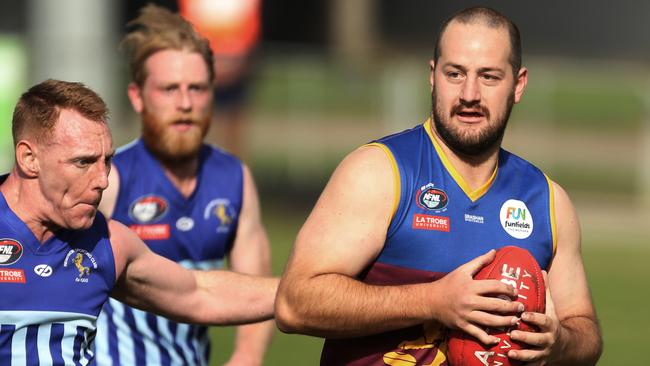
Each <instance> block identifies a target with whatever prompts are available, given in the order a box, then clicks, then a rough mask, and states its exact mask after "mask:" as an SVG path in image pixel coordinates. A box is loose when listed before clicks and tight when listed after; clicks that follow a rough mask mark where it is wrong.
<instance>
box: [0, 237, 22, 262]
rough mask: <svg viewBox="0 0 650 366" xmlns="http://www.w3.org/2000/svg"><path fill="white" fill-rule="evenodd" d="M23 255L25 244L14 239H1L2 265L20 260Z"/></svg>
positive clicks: (0, 253)
mask: <svg viewBox="0 0 650 366" xmlns="http://www.w3.org/2000/svg"><path fill="white" fill-rule="evenodd" d="M22 256H23V245H22V244H20V243H19V242H18V241H17V240H14V239H0V266H8V265H10V264H14V263H16V262H18V260H19V259H20V257H22Z"/></svg>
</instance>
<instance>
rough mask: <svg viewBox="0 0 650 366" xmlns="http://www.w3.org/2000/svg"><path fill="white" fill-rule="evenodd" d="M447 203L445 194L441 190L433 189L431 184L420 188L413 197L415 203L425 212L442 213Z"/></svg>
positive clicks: (447, 199)
mask: <svg viewBox="0 0 650 366" xmlns="http://www.w3.org/2000/svg"><path fill="white" fill-rule="evenodd" d="M448 202H449V198H448V197H447V193H446V192H445V191H443V190H442V189H439V188H435V186H434V185H433V183H429V184H427V185H424V186H422V187H420V189H419V190H418V191H417V194H416V195H415V203H417V205H418V207H420V208H423V209H425V210H433V211H443V210H444V209H445V208H446V207H447V203H448Z"/></svg>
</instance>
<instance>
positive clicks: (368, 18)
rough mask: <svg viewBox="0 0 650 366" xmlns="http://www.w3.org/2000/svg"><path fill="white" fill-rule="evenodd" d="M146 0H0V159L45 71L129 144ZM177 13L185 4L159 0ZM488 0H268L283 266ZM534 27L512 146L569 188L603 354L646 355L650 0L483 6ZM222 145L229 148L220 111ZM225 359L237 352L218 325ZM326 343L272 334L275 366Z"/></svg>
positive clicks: (270, 203)
mask: <svg viewBox="0 0 650 366" xmlns="http://www.w3.org/2000/svg"><path fill="white" fill-rule="evenodd" d="M145 2H147V1H146V0H121V1H112V0H57V1H54V0H27V1H12V0H0V80H1V81H2V82H1V83H0V169H1V170H2V171H6V170H7V169H9V168H10V166H11V162H12V161H13V157H12V153H11V133H10V120H11V111H12V108H13V105H14V104H15V101H16V99H17V97H18V95H19V94H20V93H21V92H22V91H24V90H25V89H26V88H27V87H28V86H29V85H31V84H33V83H36V82H38V81H41V80H43V79H45V78H48V77H54V78H61V79H67V80H75V81H82V82H84V83H86V84H88V85H89V86H91V87H92V88H94V89H95V90H97V91H98V92H99V93H100V94H101V95H102V96H103V97H104V98H105V99H106V100H107V102H108V104H109V107H110V108H111V111H112V113H111V114H112V118H111V126H112V129H113V133H114V139H115V144H116V145H118V146H119V145H122V144H124V143H126V142H128V141H130V140H131V139H133V138H134V137H136V136H137V134H138V131H139V123H138V120H137V118H136V116H135V115H134V114H133V112H132V111H131V109H130V106H129V105H128V100H127V98H126V92H125V91H126V84H127V82H128V74H127V69H126V66H125V64H124V61H123V57H122V55H120V54H119V53H118V52H117V44H118V42H119V39H120V37H121V35H122V32H123V30H124V23H125V21H126V20H127V19H131V18H132V17H133V15H134V12H135V11H137V9H138V8H139V7H140V6H142V4H144V3H145ZM152 2H156V3H159V4H162V5H166V6H169V7H170V8H172V9H173V8H174V6H175V3H176V2H175V1H174V0H158V1H152ZM475 4H476V2H470V1H456V2H433V1H429V0H411V1H409V2H395V1H391V0H355V1H349V0H348V1H346V0H314V1H309V2H305V1H299V0H263V8H264V9H263V30H262V31H263V33H262V40H261V43H260V47H259V49H258V53H257V54H256V57H255V61H256V62H255V65H254V69H253V78H252V80H253V83H252V84H251V95H250V100H249V103H248V105H247V110H246V124H245V125H244V129H245V137H246V138H245V141H244V148H243V150H242V157H243V158H244V159H245V160H246V162H247V163H248V164H249V165H250V166H251V167H252V170H253V172H254V174H255V177H256V181H257V184H258V188H259V191H260V196H261V201H262V205H263V216H264V220H265V224H266V227H267V229H268V231H269V234H270V237H271V242H272V247H273V271H274V273H275V274H276V275H280V274H281V273H282V270H283V268H284V265H285V263H286V260H287V257H288V255H289V252H290V248H291V245H292V244H293V240H294V238H295V236H296V234H297V232H298V230H299V229H300V226H301V224H302V222H304V220H305V218H306V216H307V215H308V213H309V210H310V209H311V207H312V206H313V204H314V203H315V200H316V199H317V197H318V194H319V193H320V191H321V190H322V188H323V187H324V185H325V184H326V182H327V179H328V177H329V176H330V174H331V172H332V171H333V169H334V168H335V167H336V165H337V163H338V162H339V161H340V160H341V159H342V158H343V157H344V156H345V155H346V154H347V153H349V152H350V151H352V150H353V149H355V148H356V147H358V146H359V145H361V144H364V143H365V142H368V141H370V140H372V139H374V138H377V137H381V136H383V135H386V134H389V133H393V132H397V131H400V130H403V129H406V128H410V127H412V126H414V125H415V124H418V123H421V122H422V121H424V120H425V119H426V118H427V116H428V114H429V111H430V94H429V93H430V91H429V84H428V73H429V68H428V60H429V58H430V57H431V54H432V46H433V40H434V39H435V36H436V34H437V29H438V25H439V24H440V21H441V20H442V19H443V18H445V17H446V16H448V15H449V14H451V12H453V11H455V10H457V9H460V8H462V7H465V6H468V5H475ZM480 4H482V5H488V6H492V7H494V8H496V9H498V10H500V11H502V12H504V13H505V14H506V15H508V16H510V17H511V18H512V19H514V21H515V22H516V23H517V24H518V25H519V27H520V29H521V31H522V34H523V45H524V64H525V65H526V66H528V68H529V72H530V74H529V84H528V89H527V91H526V94H525V95H524V98H523V100H522V102H521V103H520V104H518V105H516V106H515V109H514V110H513V114H512V116H511V120H510V125H509V127H508V128H509V129H508V132H507V133H506V139H505V141H504V145H505V147H506V148H508V149H509V150H511V151H513V152H515V153H516V154H518V155H520V156H522V157H524V158H526V159H528V160H530V161H531V162H533V163H534V164H536V165H538V166H539V167H540V168H542V169H543V170H544V171H545V172H546V173H547V174H548V175H549V176H550V177H551V178H552V179H553V180H555V181H557V182H558V183H559V184H560V185H562V186H563V187H564V188H565V189H566V190H567V191H568V192H569V194H570V195H571V197H572V199H573V201H574V204H575V206H576V208H577V210H578V214H579V216H580V220H581V224H582V227H583V253H584V258H585V263H586V270H587V274H588V277H589V280H590V284H591V290H592V294H593V298H594V302H595V305H596V309H597V312H598V315H599V318H600V320H601V325H602V328H603V335H604V340H605V351H604V354H603V356H602V358H601V361H600V363H599V364H600V365H649V364H650V356H649V355H648V353H647V352H646V348H645V347H646V340H645V330H646V329H650V316H648V315H647V313H646V312H645V305H646V301H649V300H650V295H648V291H647V288H648V282H649V280H650V266H648V264H647V262H648V260H649V259H650V246H649V245H648V244H649V243H650V228H649V225H648V222H650V67H649V66H650V64H649V63H648V60H649V59H650V23H648V22H647V20H646V18H647V14H650V2H645V1H641V0H639V1H633V0H630V1H619V2H616V3H610V2H607V1H604V0H591V1H586V0H580V1H573V2H565V1H559V0H552V1H545V2H540V3H531V2H502V1H501V2H500V1H483V2H480ZM214 128H215V129H214V132H215V133H214V134H213V135H212V137H211V142H216V143H221V142H222V141H221V140H220V139H221V138H222V135H220V130H221V128H222V126H220V125H219V124H218V123H217V124H216V125H215V126H214ZM214 335H215V337H214V342H213V343H214V344H213V350H214V352H213V356H214V357H213V360H214V362H213V364H215V365H219V364H222V363H223V362H224V361H225V360H226V359H227V357H228V355H229V353H230V350H231V348H232V330H231V329H229V328H215V329H214ZM321 345H322V340H320V339H316V338H311V337H305V336H296V335H285V334H281V333H279V332H277V334H276V335H275V338H274V340H273V343H272V345H271V347H270V349H269V353H268V357H267V359H266V364H268V365H314V364H317V363H318V359H319V355H320V347H321Z"/></svg>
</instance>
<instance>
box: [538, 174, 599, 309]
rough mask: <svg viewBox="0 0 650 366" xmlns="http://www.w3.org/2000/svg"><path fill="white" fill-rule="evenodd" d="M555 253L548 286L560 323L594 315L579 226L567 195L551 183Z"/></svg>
mask: <svg viewBox="0 0 650 366" xmlns="http://www.w3.org/2000/svg"><path fill="white" fill-rule="evenodd" d="M553 185H554V191H555V215H556V222H557V250H556V253H555V256H554V258H553V262H552V264H551V268H550V270H549V286H550V291H551V296H552V297H553V302H554V303H555V308H556V311H557V314H558V317H559V319H560V320H562V319H566V318H569V317H573V316H589V317H592V316H594V309H593V305H592V302H591V295H590V293H589V285H588V283H587V276H586V273H585V268H584V264H583V261H582V253H581V235H580V223H579V222H578V216H577V214H576V211H575V208H574V207H573V205H572V203H571V201H570V199H569V197H568V195H567V193H566V192H565V191H564V190H563V189H562V188H561V187H560V186H558V185H557V184H555V183H553Z"/></svg>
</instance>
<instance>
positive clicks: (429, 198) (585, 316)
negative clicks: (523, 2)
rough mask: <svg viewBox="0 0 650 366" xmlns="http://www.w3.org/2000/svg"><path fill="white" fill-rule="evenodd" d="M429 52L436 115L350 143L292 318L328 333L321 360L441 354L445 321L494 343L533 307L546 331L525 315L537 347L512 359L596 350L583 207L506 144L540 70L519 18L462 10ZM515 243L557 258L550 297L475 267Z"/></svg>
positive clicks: (280, 303) (285, 315)
mask: <svg viewBox="0 0 650 366" xmlns="http://www.w3.org/2000/svg"><path fill="white" fill-rule="evenodd" d="M430 66H431V74H430V83H431V92H432V93H431V94H432V104H433V108H432V115H431V118H430V119H428V120H427V121H426V122H424V123H423V124H422V125H419V126H417V127H415V128H413V129H411V130H407V131H404V132H401V133H398V134H395V135H391V136H388V137H385V138H382V139H379V140H377V141H375V142H373V143H370V144H367V145H365V146H363V147H361V148H359V149H357V150H356V151H354V152H352V153H351V154H350V155H349V156H347V157H346V158H345V159H344V160H343V161H342V162H341V164H340V165H339V167H338V168H337V169H336V171H335V172H334V174H333V176H332V178H331V179H330V182H329V183H328V185H327V187H326V188H325V190H324V191H323V193H322V195H321V197H320V199H319V201H318V202H317V203H316V206H315V207H314V209H313V211H312V213H311V215H310V216H309V218H308V219H307V222H306V223H305V224H304V226H303V228H302V229H301V231H300V233H299V235H298V238H297V240H296V243H295V247H294V250H293V253H292V256H291V258H290V260H289V263H288V265H287V269H286V272H285V274H284V276H283V279H282V281H281V284H280V289H279V291H278V295H277V299H276V312H277V321H278V325H279V327H280V328H281V329H282V330H284V331H286V332H299V333H305V334H310V335H315V336H321V337H326V338H327V340H326V342H325V346H324V348H323V353H322V356H321V363H322V364H324V365H330V364H331V365H342V364H345V365H384V364H388V365H390V364H396V363H400V362H403V363H404V364H406V363H408V364H418V365H419V364H422V365H441V364H443V363H444V362H446V360H447V357H446V352H447V345H446V337H447V336H446V332H447V330H448V329H455V330H460V331H463V332H466V333H467V334H469V335H471V336H473V337H475V338H476V339H478V340H479V341H480V342H482V343H483V344H485V345H492V344H496V343H498V342H499V339H497V338H496V337H494V336H492V335H490V334H488V332H486V328H488V327H494V328H500V327H509V326H512V325H513V324H517V323H518V322H525V323H526V324H528V325H532V326H534V327H537V328H538V329H539V332H524V331H521V330H514V331H512V332H511V334H510V337H511V339H512V340H515V341H518V342H521V343H523V344H525V345H526V347H525V349H523V350H511V351H509V352H508V354H507V356H508V357H509V358H510V359H512V360H520V361H524V362H531V363H533V364H566V365H582V364H594V363H595V362H596V361H597V360H598V358H599V355H600V353H601V350H602V340H601V337H600V330H599V326H598V322H597V319H596V315H595V310H594V307H593V304H592V301H591V296H590V293H589V287H588V283H587V279H586V275H585V271H584V266H583V261H582V257H581V250H580V245H581V244H580V229H579V224H578V220H577V217H576V213H575V210H574V208H573V206H572V204H571V202H570V200H569V197H568V196H567V194H566V192H565V191H564V190H563V189H562V188H561V187H560V186H559V185H557V184H556V183H555V182H553V181H551V180H550V179H548V178H547V177H546V176H545V175H544V174H543V173H542V172H541V171H540V170H539V169H537V168H536V167H534V166H533V165H531V164H530V163H528V162H526V161H525V160H523V159H521V158H519V157H517V156H515V155H513V154H511V153H509V152H507V151H505V150H503V149H501V147H500V146H501V141H502V138H503V134H504V131H505V128H506V124H507V121H508V118H509V115H510V111H511V109H512V107H513V105H514V104H515V103H518V102H519V101H520V100H521V98H522V96H523V93H524V90H525V88H526V84H527V81H528V71H527V69H526V68H525V67H522V66H521V41H520V36H519V31H518V29H517V27H516V26H515V25H514V24H513V23H512V22H511V21H510V20H509V19H507V18H506V17H504V16H503V15H502V14H500V13H498V12H496V11H494V10H492V9H488V8H481V7H477V8H469V9H465V10H463V11H460V12H459V13H457V14H455V15H453V16H452V17H451V18H449V19H448V20H447V21H446V22H445V23H444V24H443V26H442V27H441V31H440V33H439V38H438V41H437V43H436V49H435V54H434V58H433V60H432V61H431V62H430ZM507 245H514V246H518V247H521V248H524V249H526V250H528V251H529V252H530V253H531V254H532V255H533V257H534V258H535V259H536V261H537V263H538V264H539V265H540V266H541V268H542V269H544V270H546V271H547V272H548V276H547V279H546V288H547V294H546V297H547V299H546V311H545V313H543V314H542V313H533V312H527V311H526V312H522V311H523V304H522V303H520V302H518V301H515V300H512V299H516V298H517V294H518V290H517V289H514V288H512V287H511V286H508V285H506V284H504V283H501V282H499V281H497V280H480V281H479V280H474V279H473V276H474V275H475V274H476V273H477V272H478V271H479V270H480V269H481V268H482V267H484V266H485V265H487V264H488V263H490V262H491V261H492V260H493V259H494V257H495V252H494V250H493V249H497V248H500V247H503V246H507ZM400 364H401V363H400Z"/></svg>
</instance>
